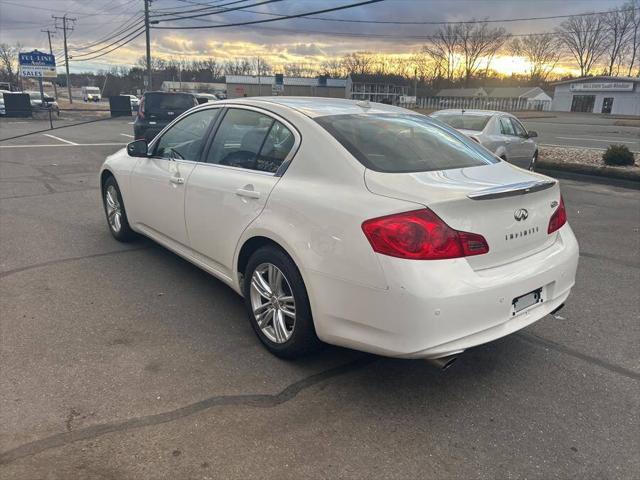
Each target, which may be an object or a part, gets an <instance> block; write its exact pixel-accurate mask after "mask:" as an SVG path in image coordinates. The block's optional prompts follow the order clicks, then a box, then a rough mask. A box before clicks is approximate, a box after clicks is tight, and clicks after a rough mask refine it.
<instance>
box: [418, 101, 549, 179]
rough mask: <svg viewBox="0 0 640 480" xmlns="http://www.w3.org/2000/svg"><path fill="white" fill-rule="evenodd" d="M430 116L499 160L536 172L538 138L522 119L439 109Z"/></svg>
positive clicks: (504, 113)
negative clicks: (491, 153) (480, 146)
mask: <svg viewBox="0 0 640 480" xmlns="http://www.w3.org/2000/svg"><path fill="white" fill-rule="evenodd" d="M430 116H431V117H433V118H435V119H437V120H439V121H441V122H444V123H446V124H447V125H449V126H450V127H453V128H455V129H456V130H458V131H459V132H462V133H464V134H465V135H467V136H468V137H469V138H471V139H472V140H475V141H476V142H478V143H479V144H480V145H482V146H483V147H485V148H487V149H488V150H490V151H491V152H493V153H494V154H495V155H496V156H497V157H500V158H501V159H503V160H506V161H507V162H509V163H513V164H514V165H517V166H519V167H522V168H526V169H527V170H532V171H533V170H534V169H535V166H536V161H537V160H538V145H537V144H536V142H535V141H534V140H533V139H534V138H535V137H537V136H538V133H537V132H534V131H533V130H529V131H527V129H526V128H525V127H524V125H522V123H521V122H520V120H518V119H517V118H516V117H514V116H513V115H511V114H510V113H506V112H497V111H495V110H439V111H437V112H433V113H432V114H431V115H430Z"/></svg>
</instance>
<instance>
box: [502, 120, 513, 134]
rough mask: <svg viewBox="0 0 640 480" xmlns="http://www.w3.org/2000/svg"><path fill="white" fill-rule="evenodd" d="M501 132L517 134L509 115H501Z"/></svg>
mask: <svg viewBox="0 0 640 480" xmlns="http://www.w3.org/2000/svg"><path fill="white" fill-rule="evenodd" d="M500 132H501V133H502V134H503V135H512V136H515V134H516V131H515V130H514V129H513V125H512V124H511V122H510V121H509V119H508V118H507V117H500Z"/></svg>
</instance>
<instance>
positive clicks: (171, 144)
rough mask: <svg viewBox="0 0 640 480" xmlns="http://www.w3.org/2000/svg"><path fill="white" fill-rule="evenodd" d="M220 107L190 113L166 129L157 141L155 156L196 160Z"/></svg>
mask: <svg viewBox="0 0 640 480" xmlns="http://www.w3.org/2000/svg"><path fill="white" fill-rule="evenodd" d="M219 111H220V109H218V108H211V109H208V110H201V111H199V112H195V113H192V114H191V115H188V116H186V117H185V118H183V119H181V120H180V121H179V122H177V123H176V124H174V125H173V126H172V127H171V128H169V130H167V131H166V132H165V133H164V134H163V135H162V137H160V140H158V143H157V144H156V149H155V153H154V155H155V156H156V157H162V158H171V159H178V160H193V161H198V160H199V156H200V150H201V149H202V147H203V145H204V142H205V141H206V138H205V137H206V135H207V131H208V129H209V126H210V125H211V124H212V123H213V122H214V121H215V119H216V117H217V116H218V114H219Z"/></svg>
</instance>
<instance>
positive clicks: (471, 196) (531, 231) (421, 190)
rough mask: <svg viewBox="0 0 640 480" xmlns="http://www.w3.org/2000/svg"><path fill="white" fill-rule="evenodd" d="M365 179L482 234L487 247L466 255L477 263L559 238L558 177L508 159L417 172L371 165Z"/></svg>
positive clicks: (497, 261)
mask: <svg viewBox="0 0 640 480" xmlns="http://www.w3.org/2000/svg"><path fill="white" fill-rule="evenodd" d="M365 182H366V185H367V188H368V189H369V190H370V191H371V192H372V193H375V194H378V195H383V196H387V197H392V198H398V199H401V200H408V201H412V202H415V203H419V204H422V205H424V206H426V207H428V208H430V209H431V210H432V211H433V212H434V213H436V214H437V215H438V216H439V217H440V218H441V219H442V220H444V221H445V222H446V223H447V224H448V225H449V226H451V227H452V228H455V229H456V230H460V231H465V232H472V233H478V234H480V235H482V236H484V238H485V239H486V240H487V243H488V244H489V253H486V254H483V255H478V256H474V257H468V261H469V263H470V264H471V266H472V267H473V268H474V269H484V268H491V267H494V266H498V265H502V264H506V263H509V262H512V261H515V260H518V259H520V258H524V257H527V256H529V255H533V254H535V253H537V252H539V251H541V250H544V249H545V248H547V247H549V246H550V245H551V244H553V242H554V241H555V238H556V234H551V235H548V234H547V227H548V224H549V219H550V218H551V215H552V214H553V212H554V211H555V209H556V208H557V205H558V202H559V201H560V191H559V187H558V184H557V182H556V181H555V180H553V179H550V178H548V177H545V176H543V175H539V174H535V173H530V172H526V171H523V170H521V169H519V168H516V167H514V166H512V165H509V164H508V163H506V162H499V163H495V164H492V165H484V166H476V167H468V168H460V169H451V170H439V171H431V172H418V173H381V172H376V171H373V170H369V169H368V170H366V173H365Z"/></svg>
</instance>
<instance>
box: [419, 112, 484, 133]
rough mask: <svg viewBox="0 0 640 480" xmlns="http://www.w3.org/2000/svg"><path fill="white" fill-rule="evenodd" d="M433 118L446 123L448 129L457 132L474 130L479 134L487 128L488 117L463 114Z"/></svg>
mask: <svg viewBox="0 0 640 480" xmlns="http://www.w3.org/2000/svg"><path fill="white" fill-rule="evenodd" d="M432 117H433V118H435V119H436V120H440V121H441V122H444V123H446V124H447V125H449V126H450V127H453V128H455V129H458V130H474V131H476V132H481V131H482V130H484V127H486V126H487V123H488V122H489V119H490V118H491V116H490V115H477V114H472V113H468V114H463V113H440V114H433V115H432Z"/></svg>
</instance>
